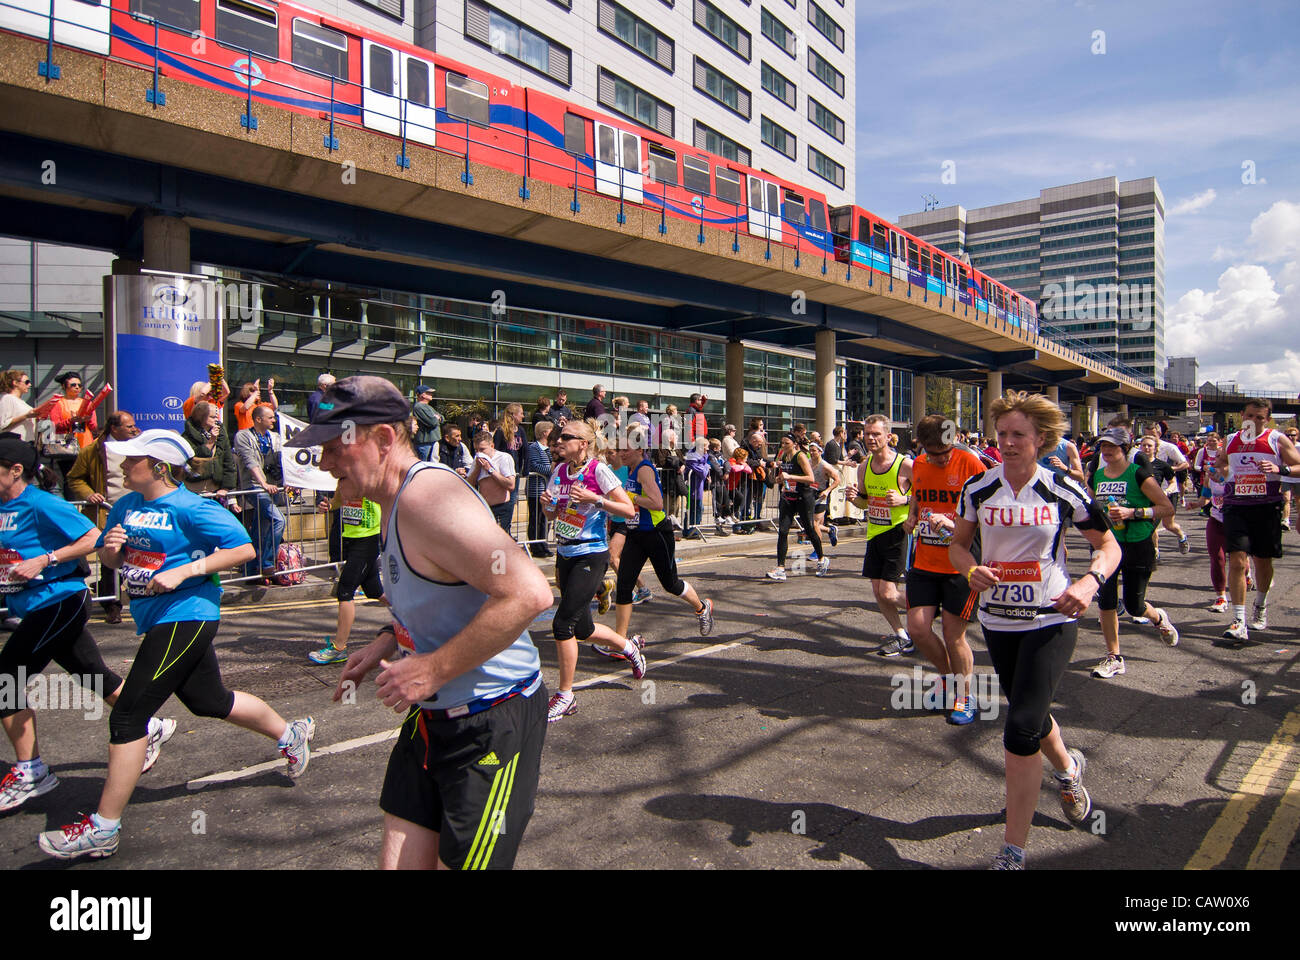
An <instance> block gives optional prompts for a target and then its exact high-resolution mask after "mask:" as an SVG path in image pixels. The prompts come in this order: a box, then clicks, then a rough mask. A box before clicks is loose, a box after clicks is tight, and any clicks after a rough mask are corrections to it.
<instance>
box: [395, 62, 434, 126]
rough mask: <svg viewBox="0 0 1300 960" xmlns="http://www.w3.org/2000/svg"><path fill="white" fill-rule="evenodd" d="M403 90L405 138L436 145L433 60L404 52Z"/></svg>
mask: <svg viewBox="0 0 1300 960" xmlns="http://www.w3.org/2000/svg"><path fill="white" fill-rule="evenodd" d="M401 58H402V73H401V93H402V99H403V100H405V101H406V107H405V109H406V138H407V139H408V140H414V141H415V142H416V143H424V144H428V145H429V146H431V147H432V146H433V145H434V141H435V140H436V139H437V138H436V134H437V127H438V111H437V110H436V109H435V108H434V105H433V64H432V63H430V62H429V61H428V60H421V59H420V58H419V57H413V56H411V55H410V54H409V53H402V54H401Z"/></svg>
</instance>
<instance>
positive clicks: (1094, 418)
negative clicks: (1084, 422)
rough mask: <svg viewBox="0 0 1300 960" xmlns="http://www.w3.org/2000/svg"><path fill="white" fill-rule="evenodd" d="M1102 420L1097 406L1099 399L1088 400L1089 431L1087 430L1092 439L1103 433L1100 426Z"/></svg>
mask: <svg viewBox="0 0 1300 960" xmlns="http://www.w3.org/2000/svg"><path fill="white" fill-rule="evenodd" d="M1100 420H1101V415H1100V410H1099V409H1098V405H1097V398H1096V397H1095V396H1091V397H1089V398H1088V429H1087V434H1088V436H1090V437H1091V436H1095V435H1096V434H1098V433H1100V432H1101V430H1100V424H1099V421H1100Z"/></svg>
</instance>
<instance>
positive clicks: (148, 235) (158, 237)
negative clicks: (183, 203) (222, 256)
mask: <svg viewBox="0 0 1300 960" xmlns="http://www.w3.org/2000/svg"><path fill="white" fill-rule="evenodd" d="M142 229H143V234H144V268H145V269H146V270H162V271H165V272H167V273H193V272H194V264H193V261H191V260H190V227H189V224H187V223H186V222H185V221H184V220H181V219H180V218H179V217H158V216H149V217H145V218H144V221H143V223H142Z"/></svg>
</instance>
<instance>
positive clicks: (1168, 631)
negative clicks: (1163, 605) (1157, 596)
mask: <svg viewBox="0 0 1300 960" xmlns="http://www.w3.org/2000/svg"><path fill="white" fill-rule="evenodd" d="M1156 627H1157V628H1159V630H1160V639H1161V640H1163V641H1164V642H1165V643H1166V644H1168V645H1169V646H1171V647H1176V646H1178V628H1177V627H1175V626H1174V625H1173V623H1171V622H1170V620H1169V614H1167V613H1165V611H1164V610H1163V609H1162V610H1161V611H1160V619H1159V620H1157V621H1156Z"/></svg>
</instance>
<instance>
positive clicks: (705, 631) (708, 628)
mask: <svg viewBox="0 0 1300 960" xmlns="http://www.w3.org/2000/svg"><path fill="white" fill-rule="evenodd" d="M696 616H697V617H698V618H699V620H700V636H702V637H707V636H708V635H709V634H710V633H712V632H713V601H712V600H710V599H707V598H706V599H705V601H704V609H703V610H701V611H700V612H699V613H697V614H696Z"/></svg>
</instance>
